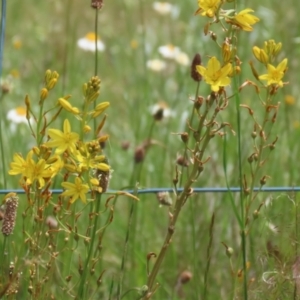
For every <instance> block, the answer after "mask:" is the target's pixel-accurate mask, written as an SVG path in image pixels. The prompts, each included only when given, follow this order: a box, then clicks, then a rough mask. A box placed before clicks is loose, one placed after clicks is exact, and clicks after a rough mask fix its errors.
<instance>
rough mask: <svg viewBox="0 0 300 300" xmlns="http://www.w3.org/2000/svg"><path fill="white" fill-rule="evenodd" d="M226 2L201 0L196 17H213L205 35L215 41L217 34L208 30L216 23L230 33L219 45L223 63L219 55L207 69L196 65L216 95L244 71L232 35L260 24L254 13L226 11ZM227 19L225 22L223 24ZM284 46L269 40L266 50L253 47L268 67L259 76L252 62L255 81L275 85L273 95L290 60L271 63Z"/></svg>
mask: <svg viewBox="0 0 300 300" xmlns="http://www.w3.org/2000/svg"><path fill="white" fill-rule="evenodd" d="M226 2H230V1H221V0H198V9H197V11H196V12H195V15H201V16H204V17H208V18H213V20H212V21H209V22H208V23H207V24H206V26H205V27H204V33H205V34H209V35H210V36H211V38H212V39H213V40H214V41H216V40H217V35H216V33H214V32H213V31H210V30H209V28H210V27H211V26H212V24H214V23H221V25H222V27H223V31H224V32H225V35H226V33H230V36H231V37H229V36H226V37H225V40H224V42H223V44H222V46H220V48H221V49H220V50H221V53H222V60H219V59H218V58H217V57H216V56H213V57H211V58H210V59H209V61H208V64H207V67H204V66H202V65H198V66H196V71H197V72H198V73H199V74H200V75H201V76H202V77H203V79H204V81H205V82H206V83H207V84H209V85H210V86H211V90H212V91H213V92H218V91H219V90H220V89H223V88H225V87H227V86H229V85H230V83H231V77H233V76H234V75H235V74H238V73H240V72H241V61H240V59H239V58H238V56H237V49H236V46H235V42H234V40H235V39H236V37H235V38H234V39H233V38H232V37H233V36H235V34H233V32H236V33H237V32H238V31H239V30H243V31H252V30H253V27H252V26H253V25H255V24H256V23H257V22H259V18H258V17H256V16H255V15H253V13H254V10H253V9H251V8H245V9H243V10H241V11H236V10H234V9H227V10H226V9H225V5H226ZM223 20H225V22H226V23H225V22H223ZM228 25H229V26H228ZM281 47H282V44H281V43H276V42H275V41H274V40H269V41H266V42H265V43H264V46H263V48H259V47H257V46H254V47H253V53H254V56H255V58H256V59H257V60H258V61H259V62H261V63H262V64H264V65H265V67H266V68H267V73H265V74H262V75H260V74H259V73H258V72H257V71H256V69H255V67H254V65H253V63H252V62H250V65H251V69H252V72H253V74H254V76H255V78H256V79H257V80H259V81H266V82H267V84H266V87H269V86H272V87H273V90H272V92H273V93H274V92H275V90H277V88H279V87H282V86H283V84H284V83H283V81H282V79H283V76H284V74H285V72H286V69H287V62H288V61H287V59H286V58H285V59H283V60H282V61H281V62H280V63H279V64H278V65H277V66H274V65H273V64H272V62H273V61H275V59H276V57H277V56H278V53H279V52H280V50H281Z"/></svg>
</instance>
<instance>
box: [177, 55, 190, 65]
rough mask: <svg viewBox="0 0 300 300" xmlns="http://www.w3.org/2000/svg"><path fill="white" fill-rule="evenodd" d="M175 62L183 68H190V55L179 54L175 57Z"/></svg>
mask: <svg viewBox="0 0 300 300" xmlns="http://www.w3.org/2000/svg"><path fill="white" fill-rule="evenodd" d="M175 61H176V62H177V63H178V64H180V65H182V66H185V67H186V66H189V64H190V59H189V57H188V55H187V54H186V53H184V52H179V53H178V54H177V55H176V56H175Z"/></svg>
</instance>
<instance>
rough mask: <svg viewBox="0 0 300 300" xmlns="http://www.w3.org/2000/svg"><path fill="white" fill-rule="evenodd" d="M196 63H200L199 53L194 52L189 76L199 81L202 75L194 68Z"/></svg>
mask: <svg viewBox="0 0 300 300" xmlns="http://www.w3.org/2000/svg"><path fill="white" fill-rule="evenodd" d="M198 65H201V56H200V54H199V53H196V54H195V56H194V59H193V61H192V65H191V77H192V78H193V79H194V80H195V81H197V82H200V81H201V80H202V75H200V74H199V73H198V71H197V70H196V66H198Z"/></svg>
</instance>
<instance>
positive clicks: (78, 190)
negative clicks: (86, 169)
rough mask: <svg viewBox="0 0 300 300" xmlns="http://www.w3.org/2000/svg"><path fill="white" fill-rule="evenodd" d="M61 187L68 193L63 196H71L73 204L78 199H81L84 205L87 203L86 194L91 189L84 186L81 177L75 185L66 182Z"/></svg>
mask: <svg viewBox="0 0 300 300" xmlns="http://www.w3.org/2000/svg"><path fill="white" fill-rule="evenodd" d="M61 185H62V186H63V187H64V188H65V189H66V191H64V192H63V193H62V196H70V197H71V200H70V202H71V203H73V202H74V201H76V200H77V199H78V198H80V199H81V201H82V202H83V203H86V194H87V192H88V191H89V187H88V185H87V184H83V183H82V180H81V179H80V178H79V177H76V178H75V183H71V182H66V181H65V182H63V183H62V184H61Z"/></svg>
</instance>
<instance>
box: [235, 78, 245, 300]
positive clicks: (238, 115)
mask: <svg viewBox="0 0 300 300" xmlns="http://www.w3.org/2000/svg"><path fill="white" fill-rule="evenodd" d="M233 82H234V90H235V91H238V80H237V78H236V76H235V77H234V80H233ZM235 109H236V118H237V151H238V153H237V155H238V172H239V186H240V213H241V217H240V219H241V223H240V225H241V239H242V241H241V244H242V245H241V247H242V257H243V275H244V276H243V294H244V300H247V299H248V289H247V244H246V243H247V241H246V232H245V227H246V222H245V202H244V193H243V170H242V141H241V131H242V130H241V112H240V97H239V93H235Z"/></svg>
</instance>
